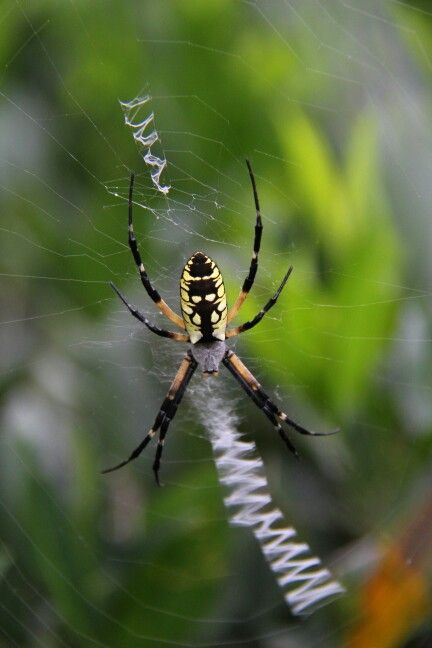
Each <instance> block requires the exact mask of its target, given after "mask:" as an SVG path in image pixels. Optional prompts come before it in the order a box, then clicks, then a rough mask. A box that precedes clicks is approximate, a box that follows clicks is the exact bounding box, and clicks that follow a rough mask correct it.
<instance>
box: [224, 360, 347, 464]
mask: <svg viewBox="0 0 432 648" xmlns="http://www.w3.org/2000/svg"><path fill="white" fill-rule="evenodd" d="M222 362H223V364H224V365H225V367H226V368H227V369H228V371H230V372H231V373H232V375H233V376H234V378H235V379H236V380H237V381H238V382H239V383H240V385H241V386H242V387H243V389H244V390H245V391H246V393H247V394H248V396H249V397H250V398H251V399H252V400H253V401H254V403H256V405H258V407H259V408H260V409H262V410H263V412H264V414H265V415H266V416H267V417H268V418H269V419H270V420H271V421H272V423H273V424H274V420H276V423H277V419H279V421H282V422H284V423H286V425H288V426H289V427H290V428H292V429H293V430H295V431H296V432H298V433H299V434H305V435H307V436H328V435H330V434H335V433H336V432H338V430H332V431H331V432H311V431H310V430H307V429H306V428H304V427H303V426H302V425H300V424H299V423H297V422H296V421H293V419H291V418H289V417H288V416H287V414H285V412H283V411H282V410H280V409H279V408H278V407H277V406H276V405H275V404H274V403H273V401H271V400H270V398H269V397H268V395H267V394H266V393H265V391H264V390H263V389H262V388H261V385H260V384H259V382H258V381H257V380H256V378H255V377H254V376H253V375H252V374H251V372H250V371H249V369H248V368H247V367H246V365H244V364H243V362H242V361H241V360H240V358H239V357H238V356H237V355H236V354H235V353H234V352H233V351H231V350H229V351H227V352H226V354H225V357H224V359H223V360H222ZM270 415H271V416H270ZM273 419H274V420H273ZM278 432H279V434H281V436H282V438H283V439H284V441H285V443H287V438H285V437H284V436H283V434H282V433H281V432H280V430H279V429H278ZM287 445H288V447H290V445H291V446H292V444H291V443H290V442H289V444H288V443H287ZM290 450H291V451H292V452H293V451H294V454H297V452H296V451H295V448H294V450H293V449H292V448H291V447H290Z"/></svg>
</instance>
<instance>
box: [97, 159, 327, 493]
mask: <svg viewBox="0 0 432 648" xmlns="http://www.w3.org/2000/svg"><path fill="white" fill-rule="evenodd" d="M246 162H247V166H248V170H249V176H250V179H251V183H252V190H253V195H254V201H255V211H256V222H255V238H254V246H253V253H252V259H251V263H250V267H249V273H248V275H247V277H246V279H245V280H244V282H243V286H242V289H241V291H240V294H239V296H238V297H237V299H236V301H235V303H234V305H233V306H232V307H231V308H230V309H229V310H227V303H226V296H225V287H224V282H223V278H222V275H221V272H220V270H219V268H218V266H217V265H216V263H215V262H214V261H213V260H212V259H210V257H208V256H207V255H206V254H203V253H202V252H195V254H193V255H192V256H191V257H190V259H189V260H188V261H187V262H186V264H185V266H184V268H183V272H182V274H181V277H180V304H181V311H182V316H183V317H179V315H177V314H176V313H174V311H173V310H171V308H170V307H169V306H168V304H167V303H166V302H165V301H164V300H163V299H162V297H161V296H160V295H159V293H158V291H157V290H156V288H154V286H153V284H152V283H151V281H150V279H149V277H148V275H147V272H146V270H145V268H144V264H143V262H142V260H141V255H140V252H139V250H138V244H137V240H136V238H135V234H134V229H133V223H132V205H133V200H132V194H133V183H134V176H133V174H132V175H131V180H130V186H129V227H128V232H129V236H128V242H129V247H130V249H131V252H132V254H133V257H134V260H135V263H136V265H137V267H138V272H139V274H140V277H141V281H142V284H143V286H144V288H145V289H146V291H147V293H148V295H149V297H150V298H151V299H152V300H153V301H154V303H155V304H156V306H157V307H158V308H159V310H160V311H161V312H162V313H163V314H164V315H165V316H166V317H167V318H168V319H169V320H170V321H171V322H173V323H174V324H175V325H176V326H177V327H179V328H180V329H182V330H183V331H185V332H183V333H177V332H174V331H167V330H165V329H161V328H160V327H159V326H156V325H155V324H151V323H150V322H149V320H148V319H147V318H146V317H145V315H143V313H141V311H140V310H138V308H136V307H135V306H132V304H130V303H129V302H128V301H127V299H126V298H125V297H124V296H123V295H122V294H121V292H120V291H119V290H118V288H116V286H114V284H111V285H112V287H113V289H114V290H115V292H116V293H117V295H118V296H119V297H120V299H121V300H122V302H123V303H124V305H125V306H126V307H127V308H128V310H129V312H130V313H131V314H132V315H133V316H134V317H136V319H138V320H139V321H140V322H142V323H143V324H145V326H147V328H149V329H150V330H151V331H153V333H156V334H157V335H160V336H161V337H165V338H169V339H171V340H175V341H176V342H189V343H190V344H191V347H190V349H189V350H188V351H187V353H186V355H185V357H184V358H183V360H182V363H181V365H180V368H179V370H178V371H177V374H176V376H175V378H174V380H173V382H172V384H171V387H170V388H169V390H168V393H167V395H166V398H165V400H164V402H163V403H162V406H161V408H160V410H159V413H158V415H157V416H156V419H155V422H154V423H153V427H152V429H151V430H150V431H149V432H148V433H147V435H146V436H145V437H144V439H143V440H142V442H141V443H140V444H139V446H137V447H136V448H135V450H134V451H133V452H132V454H131V455H130V457H129V458H128V459H126V460H125V461H122V462H121V463H119V464H117V465H116V466H114V467H113V468H108V469H107V470H104V471H103V472H104V473H108V472H112V471H114V470H117V469H118V468H121V467H122V466H125V465H126V464H128V463H129V462H130V461H133V460H134V459H136V458H137V457H138V456H139V455H140V454H141V452H142V451H143V450H144V448H145V447H146V445H147V444H148V443H149V442H150V441H151V439H153V437H154V436H155V435H156V434H157V433H159V439H158V444H157V449H156V456H155V460H154V463H153V470H154V473H155V477H156V481H157V483H158V484H159V467H160V460H161V456H162V450H163V446H164V442H165V436H166V434H167V431H168V426H169V424H170V422H171V421H172V419H173V418H174V415H175V413H176V411H177V407H178V405H179V404H180V401H181V399H182V398H183V394H184V393H185V391H186V388H187V386H188V383H189V381H190V379H191V378H192V376H193V374H194V372H195V370H196V369H197V367H199V368H200V369H201V371H202V372H203V373H204V374H216V373H217V372H218V369H219V365H220V363H222V364H223V365H224V366H225V367H226V368H227V369H228V371H229V372H230V373H231V374H232V375H233V376H234V378H235V379H236V380H237V381H238V382H239V383H240V385H241V386H242V388H243V389H244V390H245V392H246V393H247V395H248V396H249V397H250V398H251V399H252V400H253V402H254V403H255V404H256V405H257V406H258V407H259V408H260V409H261V410H262V411H263V413H264V414H265V416H267V418H268V419H269V420H270V421H271V423H272V424H273V426H274V428H275V429H276V431H277V432H278V434H279V435H280V436H281V438H282V439H283V441H284V442H285V443H286V445H287V446H288V448H289V449H290V450H291V452H293V453H294V454H295V455H297V451H296V449H295V448H294V446H293V444H292V443H291V441H290V440H289V438H288V435H287V433H286V431H285V430H284V429H283V428H282V425H281V424H282V423H285V424H286V425H288V427H290V428H292V429H293V430H295V431H296V432H300V434H307V435H318V436H322V435H320V434H318V433H314V432H310V431H309V430H306V429H305V428H304V427H302V426H301V425H299V424H298V423H296V422H295V421H293V420H292V419H290V418H288V416H287V415H286V414H285V412H283V411H282V410H280V409H279V408H278V407H277V406H276V405H275V404H274V403H273V402H272V401H271V400H270V398H269V397H268V396H267V394H266V393H265V391H264V390H263V389H262V388H261V385H260V384H259V382H258V381H257V380H256V378H255V377H254V376H253V375H252V374H251V372H250V371H249V369H248V368H247V367H246V366H245V365H244V364H243V362H242V361H241V360H240V358H239V357H238V356H237V355H236V354H235V353H234V352H233V351H232V350H231V349H228V348H227V347H226V344H225V340H226V339H227V338H230V337H234V336H235V335H238V334H239V333H242V332H243V331H247V330H248V329H251V328H252V327H253V326H255V325H256V324H258V322H260V321H261V320H262V318H263V317H264V315H265V314H266V313H267V311H268V310H270V308H271V307H272V306H274V304H275V303H276V301H277V299H278V297H279V295H280V293H281V291H282V289H283V287H284V286H285V284H286V282H287V280H288V277H289V276H290V274H291V272H292V266H290V267H289V268H288V271H287V273H286V274H285V276H284V278H283V279H282V282H281V284H280V286H279V288H278V289H277V291H276V292H275V294H274V295H273V297H272V298H271V299H269V301H268V302H267V304H266V305H265V306H264V307H263V308H262V309H261V310H260V312H259V313H258V314H257V315H255V317H254V318H253V319H251V320H249V321H248V322H245V323H244V324H241V325H240V326H236V327H234V328H232V329H227V328H226V327H227V324H228V323H229V322H230V321H231V320H232V319H233V318H234V317H235V316H236V315H237V313H238V312H239V310H240V307H241V305H242V304H243V302H244V300H245V299H246V297H247V295H248V293H249V291H250V289H251V288H252V285H253V282H254V279H255V275H256V272H257V269H258V252H259V249H260V244H261V235H262V229H263V227H262V221H261V213H260V206H259V200H258V193H257V190H256V185H255V178H254V175H253V173H252V168H251V165H250V163H249V162H248V161H246Z"/></svg>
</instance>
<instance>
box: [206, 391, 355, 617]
mask: <svg viewBox="0 0 432 648" xmlns="http://www.w3.org/2000/svg"><path fill="white" fill-rule="evenodd" d="M201 402H205V403H206V407H205V410H206V413H207V414H208V413H209V410H210V415H209V416H205V414H204V412H200V414H201V420H202V423H203V424H204V425H205V426H206V428H207V430H208V432H209V434H210V441H211V444H212V448H213V453H214V456H215V461H216V467H217V470H218V475H219V481H220V482H221V483H222V484H223V485H224V486H225V487H227V488H228V490H229V491H230V494H229V495H228V496H227V497H225V498H224V502H225V506H226V507H227V508H228V509H229V510H230V512H231V517H230V521H231V523H232V524H233V525H236V526H244V527H250V528H251V529H252V531H253V534H254V535H255V538H256V539H257V540H258V543H259V545H260V548H261V551H262V552H263V554H264V556H265V558H266V560H267V562H268V564H269V566H270V569H271V570H272V571H273V572H274V573H275V574H276V576H277V582H278V583H279V585H280V587H281V588H282V590H283V592H284V598H285V601H286V602H287V604H288V606H289V607H290V609H291V611H292V613H293V614H296V615H304V614H308V613H310V612H312V611H313V610H314V609H316V608H317V607H320V606H321V605H323V604H324V603H326V602H328V601H329V600H330V599H331V598H333V597H335V596H336V595H339V594H342V593H343V592H344V591H345V590H344V588H343V587H342V585H341V584H340V583H338V582H337V581H335V580H333V579H332V575H331V573H330V572H329V570H328V569H326V568H324V567H323V566H322V565H321V561H320V559H319V558H316V557H313V556H311V555H310V548H309V546H308V545H307V544H306V543H301V542H295V541H294V539H295V537H296V535H297V534H296V531H295V529H294V528H293V527H283V526H281V524H282V523H283V514H282V512H281V511H280V510H279V509H278V508H273V507H272V506H271V504H272V498H271V495H270V494H269V487H268V483H267V479H266V477H265V472H264V465H263V461H262V459H261V457H260V456H259V454H258V451H257V448H256V445H255V443H254V442H245V441H242V440H241V434H240V433H239V432H238V431H237V430H236V423H237V421H236V418H235V416H234V415H233V414H232V413H231V412H229V411H228V410H227V407H228V406H227V403H226V402H225V401H223V400H222V399H221V398H218V397H217V396H214V395H212V394H211V392H209V393H208V394H206V397H205V398H204V399H203V401H201ZM233 509H234V510H233Z"/></svg>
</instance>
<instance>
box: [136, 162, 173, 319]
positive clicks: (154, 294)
mask: <svg viewBox="0 0 432 648" xmlns="http://www.w3.org/2000/svg"><path fill="white" fill-rule="evenodd" d="M133 185H134V174H133V173H132V174H131V177H130V185H129V222H128V243H129V247H130V250H131V252H132V254H133V258H134V260H135V263H136V265H137V267H138V271H139V274H140V277H141V281H142V284H143V286H144V288H145V289H146V291H147V293H148V296H149V297H150V299H152V300H153V301H154V303H155V304H156V306H157V307H158V308H159V310H160V311H161V312H162V313H163V314H164V315H165V316H166V317H168V319H169V320H171V322H173V323H174V324H176V325H177V326H178V327H180V328H182V329H184V328H185V325H184V322H183V319H182V318H181V317H179V315H177V314H176V313H174V311H173V310H172V309H171V308H170V307H169V306H168V304H167V303H166V302H165V301H164V300H163V299H162V297H161V296H160V294H159V293H158V291H157V290H156V288H154V286H153V284H152V283H151V281H150V279H149V277H148V274H147V272H146V269H145V268H144V264H143V262H142V259H141V254H140V252H139V249H138V243H137V240H136V238H135V233H134V228H133V221H132V208H133V200H132V196H133Z"/></svg>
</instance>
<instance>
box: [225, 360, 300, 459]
mask: <svg viewBox="0 0 432 648" xmlns="http://www.w3.org/2000/svg"><path fill="white" fill-rule="evenodd" d="M222 362H223V364H224V365H225V367H226V368H227V369H228V371H230V372H231V373H232V375H233V376H234V378H235V379H236V380H237V382H238V383H240V385H241V386H242V387H243V389H244V391H245V392H246V394H247V395H248V396H249V397H250V398H251V399H252V400H253V402H254V403H255V405H257V406H258V407H259V408H260V409H261V410H262V411H263V413H264V414H265V416H267V418H268V419H269V420H270V422H271V423H272V424H273V426H274V428H275V430H276V432H277V433H278V434H279V436H280V437H281V439H282V441H283V442H284V443H285V444H286V446H287V447H288V450H289V451H290V452H292V453H293V455H295V456H296V457H297V458H299V453H298V452H297V450H296V448H295V446H294V445H293V443H292V442H291V441H290V439H289V437H288V435H287V433H286V432H285V430H284V429H283V427H282V426H281V424H280V423H279V421H278V420H277V419H276V416H275V414H274V412H273V411H272V409H271V408H270V407H269V405H268V404H267V402H266V400H265V399H263V398H262V397H261V396H260V394H258V393H257V392H256V391H254V389H253V388H252V387H251V385H250V384H249V383H248V382H247V381H246V380H245V379H244V378H243V377H242V376H241V374H240V373H239V371H238V370H237V369H236V368H235V367H234V365H232V364H231V363H230V361H229V359H228V358H227V357H226V356H225V359H224V360H223V361H222ZM267 400H268V399H267Z"/></svg>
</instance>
